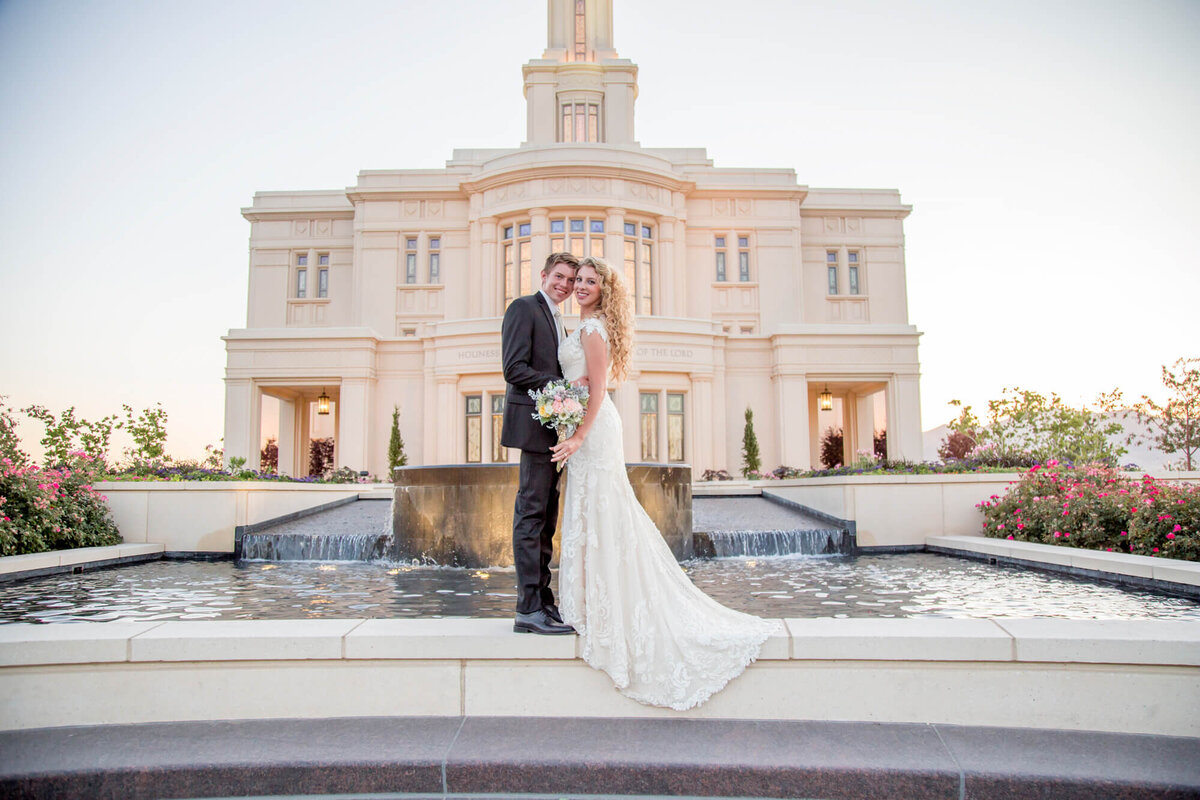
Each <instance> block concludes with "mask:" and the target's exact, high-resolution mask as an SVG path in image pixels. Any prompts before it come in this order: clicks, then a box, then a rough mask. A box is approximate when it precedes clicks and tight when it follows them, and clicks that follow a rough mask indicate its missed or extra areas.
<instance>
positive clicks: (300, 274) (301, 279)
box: [296, 255, 308, 298]
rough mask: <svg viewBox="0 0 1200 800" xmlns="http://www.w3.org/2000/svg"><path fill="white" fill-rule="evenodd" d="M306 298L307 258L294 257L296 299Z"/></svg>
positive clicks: (302, 256) (301, 256)
mask: <svg viewBox="0 0 1200 800" xmlns="http://www.w3.org/2000/svg"><path fill="white" fill-rule="evenodd" d="M307 296H308V256H307V255H300V256H296V297H298V298H304V297H307Z"/></svg>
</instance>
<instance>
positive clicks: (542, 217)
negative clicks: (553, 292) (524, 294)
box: [501, 208, 550, 302]
mask: <svg viewBox="0 0 1200 800" xmlns="http://www.w3.org/2000/svg"><path fill="white" fill-rule="evenodd" d="M549 214H550V212H549V210H548V209H545V208H531V209H529V233H530V240H529V260H530V263H531V264H533V287H534V290H535V291H536V290H537V289H538V288H540V287H541V285H542V266H543V265H545V263H546V258H547V257H548V256H549V255H550V217H549ZM501 302H503V298H501Z"/></svg>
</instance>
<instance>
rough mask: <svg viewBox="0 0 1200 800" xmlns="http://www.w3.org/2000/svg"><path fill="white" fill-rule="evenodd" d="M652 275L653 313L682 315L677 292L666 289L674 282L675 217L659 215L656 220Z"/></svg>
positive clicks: (670, 315)
mask: <svg viewBox="0 0 1200 800" xmlns="http://www.w3.org/2000/svg"><path fill="white" fill-rule="evenodd" d="M653 269H654V277H653V279H652V280H651V283H650V286H651V289H652V291H653V292H654V313H655V314H656V315H659V316H667V317H682V316H684V314H683V313H682V312H681V311H680V310H679V308H678V307H677V306H678V304H679V301H680V298H679V297H678V295H677V293H676V292H674V291H672V292H670V293H669V294H668V293H667V289H669V288H672V287H673V286H674V283H675V272H676V268H675V218H674V217H660V218H659V221H658V252H657V253H655V254H654V262H653Z"/></svg>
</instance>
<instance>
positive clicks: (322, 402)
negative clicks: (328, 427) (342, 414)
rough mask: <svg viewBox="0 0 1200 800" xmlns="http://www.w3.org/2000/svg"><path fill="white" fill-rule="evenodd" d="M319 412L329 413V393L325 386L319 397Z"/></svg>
mask: <svg viewBox="0 0 1200 800" xmlns="http://www.w3.org/2000/svg"><path fill="white" fill-rule="evenodd" d="M317 413H318V414H328V413H329V395H327V394H325V387H321V396H320V397H318V398H317Z"/></svg>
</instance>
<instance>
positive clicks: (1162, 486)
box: [978, 460, 1200, 561]
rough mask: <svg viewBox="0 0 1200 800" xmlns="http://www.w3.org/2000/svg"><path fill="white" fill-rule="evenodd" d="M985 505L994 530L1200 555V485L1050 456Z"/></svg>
mask: <svg viewBox="0 0 1200 800" xmlns="http://www.w3.org/2000/svg"><path fill="white" fill-rule="evenodd" d="M978 507H979V508H980V510H982V511H983V515H984V523H983V529H984V530H983V532H984V534H986V535H988V536H994V537H998V538H1002V539H1013V540H1016V541H1025V542H1037V543H1040V544H1056V545H1062V546H1066V547H1083V548H1088V549H1094V550H1105V551H1111V552H1118V553H1135V554H1139V555H1148V556H1163V557H1167V558H1180V559H1186V560H1190V561H1197V560H1200V486H1195V485H1188V484H1171V483H1164V482H1162V481H1157V480H1155V479H1154V478H1152V477H1150V476H1149V475H1145V476H1143V477H1142V478H1141V479H1140V480H1134V479H1132V478H1129V477H1126V476H1125V475H1122V474H1121V473H1119V472H1117V471H1116V470H1113V469H1112V468H1109V467H1105V466H1101V465H1098V464H1093V465H1089V466H1084V467H1073V466H1067V465H1063V464H1059V463H1058V462H1057V461H1054V460H1050V461H1048V462H1047V463H1046V465H1045V466H1039V465H1035V466H1033V467H1031V468H1030V469H1029V470H1028V471H1026V472H1025V473H1024V474H1023V475H1022V476H1021V479H1020V481H1018V482H1017V483H1016V484H1014V485H1013V486H1011V487H1010V488H1009V489H1008V491H1006V492H1005V494H1004V496H1003V497H1001V496H999V495H992V496H991V497H990V498H989V499H987V500H985V501H983V502H982V503H979V504H978Z"/></svg>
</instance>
